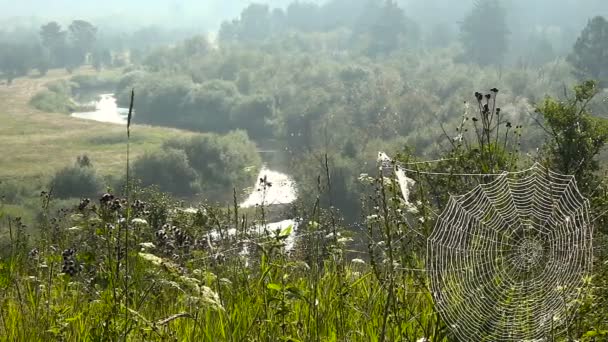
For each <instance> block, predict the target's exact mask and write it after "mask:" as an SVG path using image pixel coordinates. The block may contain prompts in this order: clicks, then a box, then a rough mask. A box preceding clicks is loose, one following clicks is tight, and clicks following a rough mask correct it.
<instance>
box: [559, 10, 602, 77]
mask: <svg viewBox="0 0 608 342" xmlns="http://www.w3.org/2000/svg"><path fill="white" fill-rule="evenodd" d="M607 55H608V21H606V19H605V18H604V17H600V16H598V17H595V18H593V19H591V20H589V22H588V23H587V26H586V27H585V29H584V30H583V32H582V33H581V35H580V37H579V38H578V39H577V40H576V43H575V44H574V48H573V51H572V53H571V54H570V56H568V61H569V62H570V63H572V65H574V67H575V68H576V73H577V75H578V76H579V77H580V78H583V79H594V80H596V81H599V82H600V85H601V86H604V85H605V84H606V82H608V71H606V70H608V59H607V58H606V56H607Z"/></svg>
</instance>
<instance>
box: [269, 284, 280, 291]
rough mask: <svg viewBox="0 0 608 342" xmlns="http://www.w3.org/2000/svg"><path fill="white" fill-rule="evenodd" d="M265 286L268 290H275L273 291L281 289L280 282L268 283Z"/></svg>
mask: <svg viewBox="0 0 608 342" xmlns="http://www.w3.org/2000/svg"><path fill="white" fill-rule="evenodd" d="M266 287H267V288H268V289H269V290H275V291H282V290H283V287H282V286H281V284H276V283H269V284H268V285H266Z"/></svg>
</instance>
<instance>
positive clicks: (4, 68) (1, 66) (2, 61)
mask: <svg viewBox="0 0 608 342" xmlns="http://www.w3.org/2000/svg"><path fill="white" fill-rule="evenodd" d="M0 51H1V52H0V72H2V73H3V74H4V76H5V78H6V79H7V81H8V84H9V85H10V84H11V83H12V82H13V80H14V79H15V78H17V77H20V76H25V75H27V74H28V73H29V71H30V70H31V69H32V68H33V67H34V64H35V61H34V53H33V51H32V47H30V46H27V45H24V44H18V43H5V44H2V43H0Z"/></svg>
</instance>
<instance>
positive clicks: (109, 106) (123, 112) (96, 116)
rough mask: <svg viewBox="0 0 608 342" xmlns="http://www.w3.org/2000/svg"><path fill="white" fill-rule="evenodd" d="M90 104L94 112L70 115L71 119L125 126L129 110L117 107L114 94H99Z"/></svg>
mask: <svg viewBox="0 0 608 342" xmlns="http://www.w3.org/2000/svg"><path fill="white" fill-rule="evenodd" d="M92 104H94V105H95V111H94V112H83V113H72V117H74V118H79V119H85V120H94V121H99V122H109V123H113V124H119V125H126V124H127V116H128V115H129V109H128V108H121V107H118V104H116V97H114V94H101V95H99V97H98V100H97V101H94V102H93V103H92Z"/></svg>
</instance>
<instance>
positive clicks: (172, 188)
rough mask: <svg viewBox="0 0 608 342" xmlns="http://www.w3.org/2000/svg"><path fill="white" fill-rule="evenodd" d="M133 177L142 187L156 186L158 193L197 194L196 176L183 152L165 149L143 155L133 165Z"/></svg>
mask: <svg viewBox="0 0 608 342" xmlns="http://www.w3.org/2000/svg"><path fill="white" fill-rule="evenodd" d="M133 174H134V176H135V177H136V178H137V179H138V180H140V181H141V185H143V186H153V185H156V186H158V188H159V190H160V191H163V192H169V193H172V194H174V195H177V196H191V195H193V194H195V193H196V192H198V190H199V188H198V184H197V174H196V172H195V171H194V169H193V168H192V167H191V166H190V164H189V162H188V157H187V156H186V153H184V151H180V150H177V149H172V148H165V149H164V150H162V151H158V152H154V153H148V154H145V155H143V156H142V157H141V158H139V159H138V160H137V161H135V163H134V165H133Z"/></svg>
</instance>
